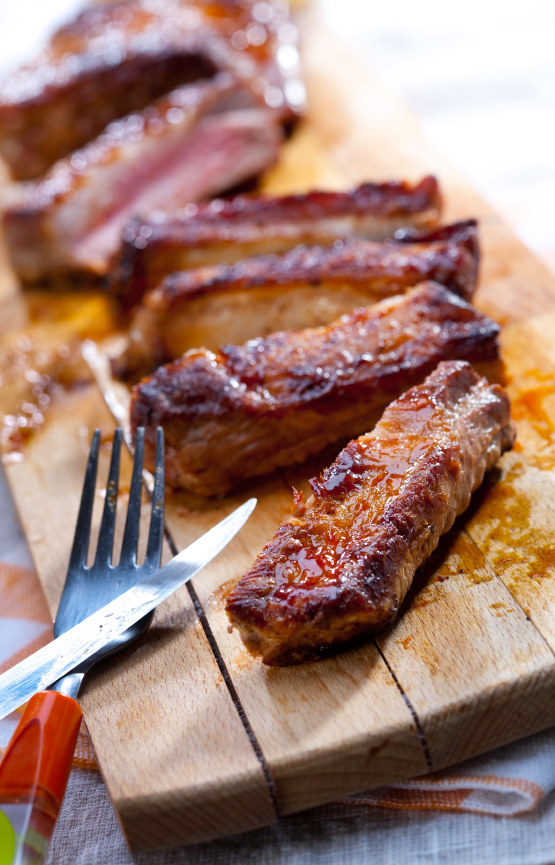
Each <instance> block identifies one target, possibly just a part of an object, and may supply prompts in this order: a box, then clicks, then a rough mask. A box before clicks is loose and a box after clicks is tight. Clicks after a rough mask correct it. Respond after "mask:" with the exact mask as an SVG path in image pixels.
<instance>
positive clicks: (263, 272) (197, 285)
mask: <svg viewBox="0 0 555 865" xmlns="http://www.w3.org/2000/svg"><path fill="white" fill-rule="evenodd" d="M438 235H439V236H438ZM478 257H479V256H478V244H477V229H476V223H475V222H473V221H471V222H467V223H459V224H457V225H453V226H448V227H445V228H443V229H441V231H439V232H434V233H432V234H428V235H424V236H423V237H422V238H421V239H420V240H418V241H415V240H413V242H410V243H409V242H407V243H398V242H396V243H392V242H385V243H376V242H373V241H366V240H356V241H354V240H352V241H346V242H345V243H342V244H336V245H335V246H330V247H310V248H308V249H305V248H303V247H301V248H297V249H295V250H293V251H291V252H287V253H283V254H282V255H278V256H262V257H258V258H252V259H245V260H244V261H240V262H237V263H236V264H234V265H216V266H213V267H203V268H198V269H195V270H189V271H184V272H183V273H179V274H175V275H173V276H170V277H168V278H167V279H166V280H164V282H163V283H162V285H161V286H160V287H159V288H157V289H154V291H151V292H149V293H148V294H147V295H146V296H145V298H144V299H143V303H142V304H141V305H140V306H138V307H137V308H136V309H135V311H134V313H133V315H132V317H131V322H130V326H129V332H128V344H127V346H126V348H125V350H124V351H123V352H122V354H121V355H120V356H119V357H118V358H115V359H114V362H113V368H114V372H115V374H116V375H117V376H118V377H119V378H122V379H124V380H126V381H131V382H133V381H138V379H139V378H141V377H142V376H144V375H148V374H149V373H150V372H152V371H153V370H154V369H156V367H158V366H160V364H162V363H166V362H167V361H169V360H173V359H175V358H177V357H180V356H181V355H182V354H183V353H184V352H185V351H188V350H189V349H191V348H195V347H198V346H203V347H204V348H208V349H210V350H211V351H216V350H217V348H218V346H220V345H223V344H225V343H228V342H233V343H243V342H246V341H247V340H249V339H253V338H255V337H257V336H268V335H269V334H270V333H273V332H275V331H278V330H300V329H302V328H306V327H319V326H320V325H325V324H329V323H330V322H331V321H334V320H335V319H336V318H338V317H339V316H341V315H343V314H345V313H347V312H351V311H352V310H353V309H356V308H358V307H360V306H367V305H368V304H370V303H375V302H378V301H380V300H382V299H384V298H385V297H391V296H393V295H395V294H400V293H403V292H405V291H407V290H408V289H409V288H412V287H414V286H415V285H417V284H418V283H419V282H422V281H424V280H434V281H436V282H440V283H441V284H442V285H446V286H447V287H448V288H450V289H451V290H452V291H453V292H455V293H456V294H458V295H460V296H461V297H463V298H464V299H465V300H470V299H471V298H472V295H473V293H474V289H475V287H476V281H477V274H478Z"/></svg>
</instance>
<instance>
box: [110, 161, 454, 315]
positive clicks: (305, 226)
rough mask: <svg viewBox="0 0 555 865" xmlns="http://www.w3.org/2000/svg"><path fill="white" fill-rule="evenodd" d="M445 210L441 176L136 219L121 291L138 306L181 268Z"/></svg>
mask: <svg viewBox="0 0 555 865" xmlns="http://www.w3.org/2000/svg"><path fill="white" fill-rule="evenodd" d="M440 213H441V195H440V192H439V186H438V183H437V180H436V179H435V177H425V178H423V180H421V181H420V182H419V183H417V184H415V185H411V184H409V183H405V182H397V181H392V182H389V183H381V184H376V183H363V184H362V185H361V186H359V187H358V188H356V189H353V190H351V191H349V192H320V191H314V192H309V193H307V194H306V195H284V196H274V197H269V196H268V197H254V196H252V197H249V196H236V197H235V198H233V199H231V200H227V201H226V200H221V199H219V200H216V201H212V202H210V203H209V204H199V205H198V206H195V205H193V206H189V207H186V208H184V210H183V211H182V213H181V214H178V215H176V216H173V217H169V216H167V217H166V218H164V219H163V220H162V221H160V219H159V218H157V219H134V220H132V221H131V222H130V223H129V225H128V226H127V227H126V228H125V230H124V233H123V238H124V243H123V249H122V253H121V258H120V260H119V263H118V264H117V265H116V267H115V269H114V292H115V294H116V295H117V296H118V297H119V298H120V300H121V301H122V303H123V305H124V306H125V307H126V308H130V307H131V306H134V305H135V304H137V303H138V302H139V301H140V299H141V297H142V296H143V294H144V293H145V292H146V291H148V290H149V289H152V288H156V287H157V286H158V285H160V283H161V282H162V280H163V278H164V277H165V276H168V275H169V274H170V273H174V272H176V271H179V270H184V269H186V268H189V267H202V266H205V265H214V264H221V263H223V262H226V263H228V264H229V263H231V262H234V261H238V260H239V259H241V258H245V257H246V256H251V255H266V254H268V253H278V252H285V251H287V250H289V249H292V248H293V247H294V246H297V245H298V244H299V243H304V244H309V245H314V244H324V245H326V244H332V243H333V242H334V241H335V240H341V239H343V240H345V239H347V238H350V237H355V238H356V237H358V238H366V239H369V240H383V239H385V238H386V237H392V236H393V235H394V233H395V231H397V230H398V229H400V228H401V227H403V226H411V227H413V228H414V229H418V230H423V229H430V228H431V227H432V226H434V225H435V224H436V223H437V220H438V219H439V216H440Z"/></svg>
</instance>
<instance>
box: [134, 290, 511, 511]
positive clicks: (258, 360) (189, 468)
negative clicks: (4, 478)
mask: <svg viewBox="0 0 555 865" xmlns="http://www.w3.org/2000/svg"><path fill="white" fill-rule="evenodd" d="M498 331H499V328H498V326H497V325H496V324H495V323H494V322H493V321H491V320H490V319H488V318H487V317H486V316H484V315H482V314H481V313H479V312H478V311H477V310H476V309H474V307H472V306H471V305H470V304H468V303H466V302H465V301H463V300H461V299H460V298H459V297H457V296H456V295H454V294H452V293H451V292H449V291H448V290H447V289H445V288H443V287H442V286H440V285H437V284H435V283H424V284H422V285H421V286H419V287H417V288H416V289H413V290H412V291H410V292H409V293H408V294H407V295H405V296H403V297H395V298H393V299H390V300H387V301H382V302H381V303H380V304H377V305H376V306H373V307H369V308H363V309H358V310H356V311H355V312H353V313H350V314H349V315H345V316H343V317H342V318H340V319H339V320H338V321H336V322H334V323H333V324H331V325H329V326H328V327H322V328H317V329H307V330H302V331H297V332H282V333H274V334H272V335H271V336H270V337H268V338H266V339H262V338H259V339H253V340H251V341H250V342H248V343H246V344H245V345H242V346H239V345H227V346H224V347H223V348H221V349H220V351H219V353H217V354H215V353H212V352H210V351H208V350H206V349H197V350H191V351H190V352H187V354H185V355H184V357H182V358H181V359H180V360H177V361H174V362H173V363H170V364H168V365H167V366H164V367H161V368H160V369H159V370H157V372H156V373H154V375H152V376H151V377H150V378H147V379H144V380H143V381H142V382H141V383H140V384H138V385H136V386H135V387H134V389H133V396H132V404H131V426H132V429H133V430H136V428H137V427H139V426H144V427H146V455H145V461H146V465H147V466H149V467H151V466H152V465H153V459H154V439H155V433H156V427H157V426H158V425H162V426H163V427H164V433H165V442H166V481H167V482H168V483H169V484H171V485H172V486H174V487H182V488H184V489H187V490H190V491H192V492H195V493H199V494H200V495H205V496H212V495H218V494H222V493H225V492H227V491H228V490H229V489H231V488H232V487H233V486H234V485H236V484H237V483H238V482H239V481H240V480H242V479H243V478H246V477H250V476H252V475H259V474H263V473H265V472H269V471H272V470H273V469H275V468H277V467H278V466H286V465H291V464H294V463H297V462H302V461H303V460H305V459H306V458H307V457H308V456H310V455H311V454H314V453H317V452H318V451H320V450H321V449H322V448H323V447H325V446H326V445H327V444H329V443H330V442H334V441H338V440H340V439H341V438H343V437H345V438H347V437H352V436H353V435H359V434H360V433H361V432H364V431H365V430H367V429H369V428H370V419H371V417H372V415H373V413H374V412H375V411H376V410H382V409H383V407H384V406H385V405H387V404H388V403H389V402H390V401H391V400H392V399H394V398H395V397H397V396H398V395H399V394H400V393H402V392H403V391H404V390H405V389H406V388H407V387H410V386H411V385H413V384H416V383H418V382H420V381H422V379H423V378H424V377H425V376H426V375H427V374H428V373H430V372H431V371H432V370H433V369H434V368H435V367H436V365H437V364H438V362H439V361H441V360H447V359H452V358H464V359H470V360H472V361H479V360H493V359H495V358H497V356H498V346H497V335H498Z"/></svg>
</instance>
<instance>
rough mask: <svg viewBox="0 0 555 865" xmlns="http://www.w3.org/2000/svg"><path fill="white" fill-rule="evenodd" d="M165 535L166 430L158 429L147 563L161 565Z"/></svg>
mask: <svg viewBox="0 0 555 865" xmlns="http://www.w3.org/2000/svg"><path fill="white" fill-rule="evenodd" d="M163 536H164V430H163V428H162V427H161V426H159V427H158V428H157V430H156V458H155V464H154V489H153V490H152V513H151V516H150V531H149V535H148V546H147V550H146V557H145V565H148V566H155V567H159V566H160V557H161V553H162V539H163Z"/></svg>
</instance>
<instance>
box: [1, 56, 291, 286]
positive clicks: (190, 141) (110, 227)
mask: <svg viewBox="0 0 555 865" xmlns="http://www.w3.org/2000/svg"><path fill="white" fill-rule="evenodd" d="M256 106H257V99H256V97H255V96H254V94H253V93H252V91H250V90H249V89H247V88H245V85H244V84H243V83H242V82H240V81H239V79H237V78H234V77H233V76H232V75H229V74H227V73H221V74H219V75H217V76H215V77H214V78H213V79H211V80H210V81H199V82H196V83H195V84H190V85H186V86H184V87H180V88H179V89H177V90H175V91H173V92H172V93H170V94H169V95H168V96H167V97H163V98H162V99H160V100H159V101H158V102H157V103H155V104H154V105H152V106H150V107H149V108H147V109H145V111H143V112H142V114H132V115H129V116H128V117H126V118H124V119H123V120H118V121H117V122H114V123H112V124H110V126H109V127H108V128H107V129H106V130H105V131H104V133H103V134H102V135H101V136H100V137H99V138H97V139H96V140H95V141H93V142H91V143H90V144H88V145H87V146H86V147H85V148H83V149H82V150H78V151H76V152H75V153H73V154H72V155H71V156H70V157H68V158H67V159H63V160H60V161H59V162H57V163H56V165H54V166H53V168H51V169H50V170H49V171H48V172H47V173H46V175H44V177H42V178H41V179H40V180H37V181H31V182H29V183H28V184H21V185H20V187H18V188H16V189H12V191H11V194H12V198H13V200H12V202H11V205H10V206H8V207H7V208H6V210H5V212H4V214H3V223H4V229H5V237H6V243H7V245H8V248H9V252H10V257H11V261H12V264H13V266H14V269H15V270H16V272H17V273H18V275H19V276H20V278H21V279H22V280H24V281H26V282H33V281H39V280H42V281H46V282H48V280H52V278H53V277H55V276H56V275H59V276H62V277H66V278H67V277H68V276H69V277H73V278H74V279H79V278H86V277H87V276H90V275H96V276H97V278H98V277H99V276H102V275H103V274H105V273H106V271H107V269H108V266H109V262H110V258H111V256H112V255H113V254H114V252H115V251H116V249H117V248H118V246H119V242H120V236H121V229H122V227H123V225H124V224H125V223H126V222H127V220H128V219H129V216H130V215H131V214H132V213H137V212H139V213H150V212H152V211H153V210H157V209H163V208H164V207H166V208H168V209H170V210H175V209H176V208H177V207H179V206H181V205H182V204H183V202H187V201H192V200H195V199H199V198H203V197H205V196H209V195H213V194H216V193H218V192H220V191H221V190H222V189H226V188H228V187H229V186H233V185H234V184H236V183H238V182H240V181H242V180H245V179H246V178H247V177H250V176H251V174H252V172H253V171H254V172H255V173H256V172H259V171H261V170H263V169H264V168H266V167H267V166H268V165H269V164H272V163H273V162H275V160H276V159H277V156H278V152H279V145H280V143H281V128H280V125H279V119H278V117H277V115H276V114H275V112H271V111H270V110H269V109H266V108H260V107H256Z"/></svg>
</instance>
